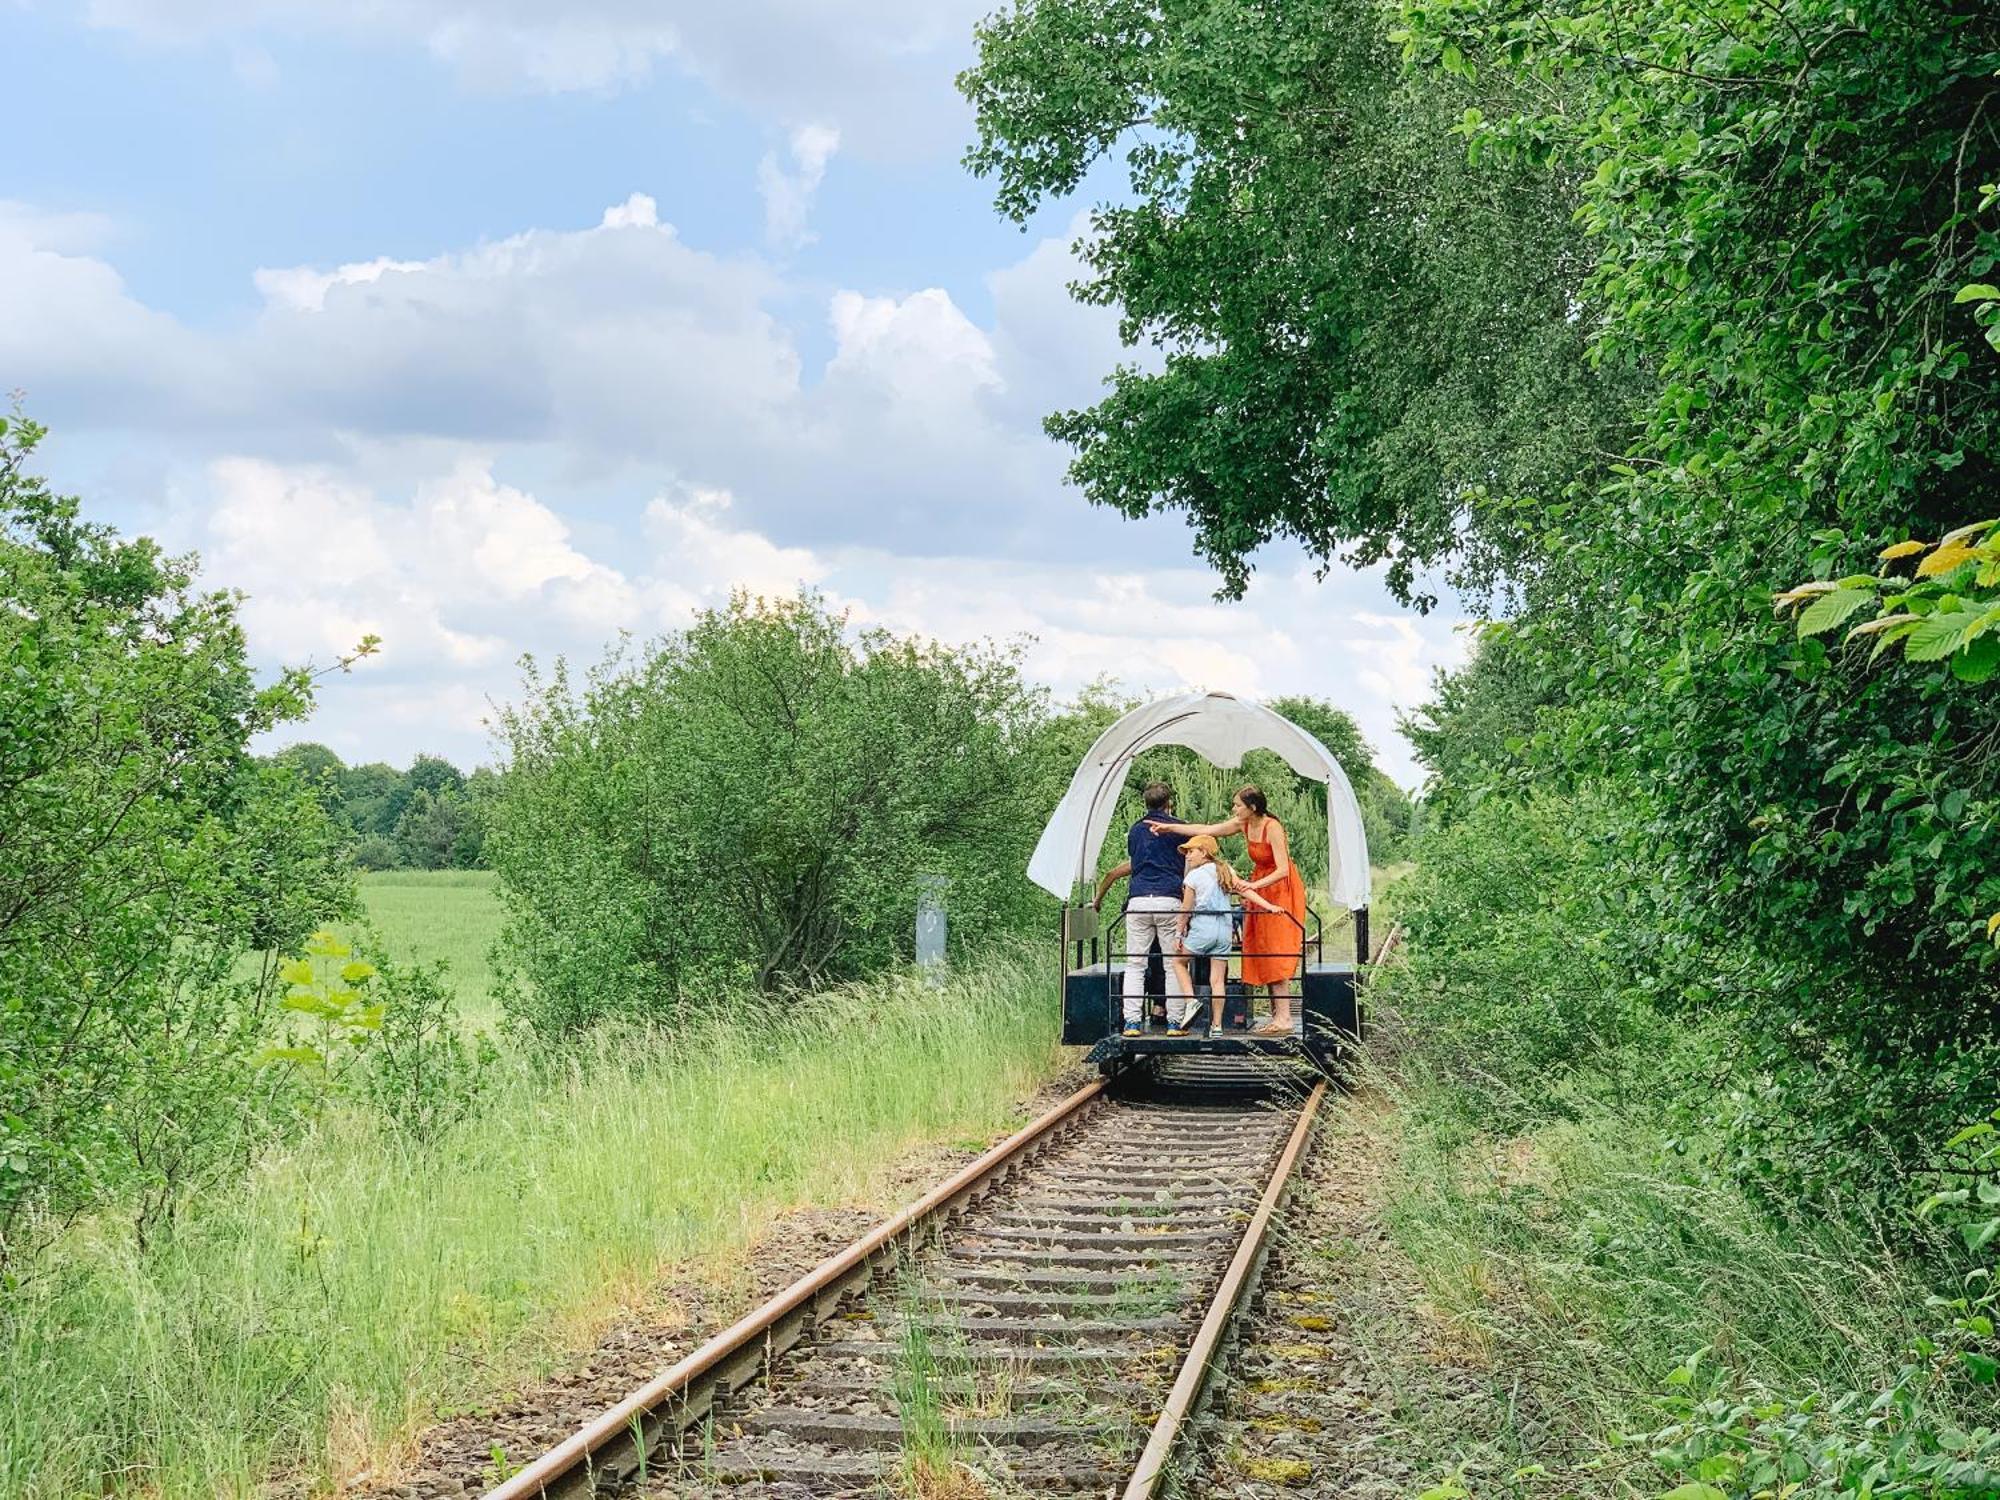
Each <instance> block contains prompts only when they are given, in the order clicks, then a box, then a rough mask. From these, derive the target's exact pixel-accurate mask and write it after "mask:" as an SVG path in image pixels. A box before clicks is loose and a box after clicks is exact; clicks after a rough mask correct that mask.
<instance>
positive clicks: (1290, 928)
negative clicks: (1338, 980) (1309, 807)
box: [1243, 818, 1306, 984]
mask: <svg viewBox="0 0 2000 1500" xmlns="http://www.w3.org/2000/svg"><path fill="white" fill-rule="evenodd" d="M1274 821H1275V820H1274V819H1271V818H1266V819H1265V820H1264V822H1265V824H1266V825H1267V826H1266V828H1265V830H1264V831H1265V832H1266V833H1268V832H1270V828H1269V827H1268V825H1269V824H1270V823H1272V822H1274ZM1243 842H1244V843H1245V844H1247V845H1249V848H1250V878H1251V879H1252V880H1262V879H1263V878H1264V877H1265V876H1266V875H1269V874H1270V873H1271V872H1272V871H1273V870H1275V869H1277V868H1278V856H1277V853H1276V851H1274V850H1273V849H1272V848H1271V846H1270V845H1269V844H1268V843H1260V842H1258V841H1257V840H1256V839H1253V838H1251V837H1250V830H1249V829H1247V828H1246V829H1244V831H1243ZM1257 894H1258V895H1260V896H1262V897H1263V898H1264V899H1265V900H1266V901H1268V902H1270V903H1271V904H1272V905H1273V906H1276V907H1281V908H1283V909H1284V910H1285V911H1288V912H1290V913H1291V914H1292V915H1291V917H1281V916H1279V915H1278V914H1277V913H1275V912H1268V911H1259V910H1257V908H1256V907H1254V906H1251V905H1249V904H1248V903H1245V905H1244V908H1243V982H1244V983H1245V984H1283V983H1285V982H1286V981H1288V980H1290V979H1292V978H1293V977H1294V976H1296V975H1297V974H1298V972H1299V958H1300V956H1301V953H1302V950H1303V949H1304V948H1305V945H1306V938H1305V920H1306V883H1305V881H1303V880H1302V879H1300V878H1299V867H1298V865H1296V864H1293V865H1292V866H1291V868H1290V869H1288V870H1287V871H1286V872H1285V878H1284V879H1283V880H1279V881H1274V882H1273V883H1272V884H1270V885H1267V886H1265V887H1264V888H1263V889H1261V890H1260V891H1258V892H1257ZM1292 918H1296V919H1297V920H1296V921H1294V920H1292Z"/></svg>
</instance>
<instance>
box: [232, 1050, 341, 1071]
mask: <svg viewBox="0 0 2000 1500" xmlns="http://www.w3.org/2000/svg"><path fill="white" fill-rule="evenodd" d="M250 1060H251V1061H252V1062H253V1063H255V1064H257V1066H259V1067H263V1066H264V1065H265V1064H267V1063H274V1062H287V1063H300V1064H303V1065H305V1066H306V1067H321V1066H324V1063H325V1059H323V1058H322V1057H321V1056H320V1055H319V1050H318V1049H317V1048H314V1047H263V1048H260V1049H259V1050H258V1052H257V1054H256V1056H254V1057H253V1058H251V1059H250Z"/></svg>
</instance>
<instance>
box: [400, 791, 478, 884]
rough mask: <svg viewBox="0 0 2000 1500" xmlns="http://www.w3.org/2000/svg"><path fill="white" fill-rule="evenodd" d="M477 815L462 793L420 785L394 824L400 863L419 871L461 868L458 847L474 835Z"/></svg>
mask: <svg viewBox="0 0 2000 1500" xmlns="http://www.w3.org/2000/svg"><path fill="white" fill-rule="evenodd" d="M475 820H476V814H475V813H474V812H473V810H472V806H471V804H470V802H468V801H467V799H466V797H465V795H464V794H463V793H461V792H457V791H451V790H446V791H442V792H432V791H430V790H428V789H426V788H419V789H418V790H417V792H416V794H415V795H414V796H412V797H411V798H410V802H409V806H407V807H406V808H404V809H403V816H402V817H401V818H400V819H399V820H398V821H397V823H396V844H397V847H398V848H399V849H400V850H401V852H402V856H403V863H404V864H407V865H409V866H411V867H412V868H414V869H418V870H448V869H451V868H453V867H455V866H459V867H462V866H463V865H464V864H468V863H470V860H462V859H461V858H460V856H459V846H460V844H461V843H463V842H465V841H466V840H468V839H470V838H472V837H473V835H474V827H475Z"/></svg>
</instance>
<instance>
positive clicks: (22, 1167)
mask: <svg viewBox="0 0 2000 1500" xmlns="http://www.w3.org/2000/svg"><path fill="white" fill-rule="evenodd" d="M40 436H41V430H40V429H39V428H37V427H35V426H33V425H32V424H29V423H25V422H22V421H19V420H15V421H13V422H6V421H0V1098H4V1100H5V1105H4V1107H0V1261H4V1260H6V1259H8V1258H9V1257H18V1256H20V1255H22V1254H24V1253H27V1252H29V1251H32V1250H33V1249H34V1248H35V1247H36V1245H37V1244H39V1243H40V1242H41V1241H42V1240H43V1239H44V1238H45V1236H46V1235H48V1234H50V1233H53V1232H55V1230H56V1229H57V1228H59V1226H60V1225H62V1224H63V1223H65V1222H67V1221H69V1220H72V1219H74V1218H76V1217H77V1216H79V1215H82V1214H85V1213H88V1212H90V1211H91V1210H93V1209H95V1208H97V1207H99V1206H100V1205H103V1204H106V1203H108V1202H111V1201H114V1200H117V1199H124V1200H126V1201H128V1202H130V1203H131V1204H132V1205H133V1212H134V1214H135V1217H136V1219H137V1221H138V1223H139V1225H140V1228H141V1230H142V1231H144V1230H145V1229H147V1228H149V1227H150V1226H151V1225H152V1224H154V1223H155V1222H157V1221H158V1219H159V1218H160V1216H161V1215H162V1214H164V1213H165V1212H167V1211H168V1209H169V1208H170V1207H171V1205H172V1204H173V1202H174V1201H175V1199H176V1196H177V1194H178V1193H179V1191H180V1190H181V1188H182V1187H184V1186H185V1184H186V1183H187V1181H188V1180H189V1179H190V1178H191V1177H194V1176H197V1175H199V1174H200V1173H201V1172H202V1171H203V1170H204V1169H205V1168H206V1167H208V1166H209V1165H212V1164H213V1163H216V1162H218V1161H225V1160H241V1159H242V1152H243V1150H245V1149H246V1148H247V1141H246V1136H248V1135H251V1134H254V1133H255V1131H256V1130H257V1128H258V1117H257V1111H258V1100H259V1089H258V1087H257V1086H256V1081H255V1079H254V1078H253V1077H252V1076H251V1071H250V1062H249V1058H250V1055H251V1053H252V1052H253V1051H254V1050H255V1042H256V1041H257V1040H258V1039H260V1038H261V1036H262V1035H263V1034H264V1032H265V1030H266V1028H267V1026H268V1024H269V1022H270V1019H271V1016H272V1013H273V1010H274V1007H275V1004H276V991H277V977H276V972H275V970H276V966H275V963H274V962H272V961H271V960H270V959H269V958H268V957H267V959H266V960H265V962H263V963H262V964H261V965H258V966H251V965H249V964H247V962H246V960H247V958H248V955H251V954H253V953H258V952H264V953H266V954H269V953H271V952H273V951H274V950H284V949H287V948H290V947H292V946H293V945H295V944H296V943H297V942H298V941H299V940H300V939H301V938H302V937H303V936H304V934H305V933H306V932H307V931H309V930H310V929H311V927H312V926H313V925H314V924H316V923H318V922H320V921H322V920H324V919H325V918H326V917H327V916H329V915H337V914H339V913H342V912H344V911H346V910H347V909H349V907H350V906H351V903H352V899H353V893H352V888H351V885H350V882H349V880H348V878H347V874H346V866H345V863H344V861H343V860H342V859H341V857H340V852H339V840H338V837H337V834H336V831H335V829H334V826H333V824H332V823H331V821H330V820H329V819H328V817H327V814H326V811H325V809H324V807H323V806H322V805H321V802H320V800H319V795H318V789H317V788H316V787H315V786H314V785H312V784H311V783H310V782H308V781H307V780H305V779H304V778H303V777H301V776H300V775H299V774H298V773H297V772H295V771H294V770H293V769H291V768H289V767H283V766H275V765H270V764H265V763H260V762H259V761H257V760H256V759H255V758H253V757H252V756H251V754H250V753H249V746H250V743H251V741H252V740H253V738H254V737H255V736H257V735H259V734H262V733H264V732H266V731H268V730H270V729H272V728H274V727H276V726H278V725H281V724H285V723H288V722H292V721H294V720H297V719H300V718H302V717H304V716H305V714H306V713H307V712H308V710H309V708H310V704H311V679H310V676H309V675H308V674H307V673H305V672H302V671H293V672H287V673H285V674H283V675H282V676H281V677H280V678H279V679H278V680H277V681H276V682H274V683H271V684H269V685H265V686H261V687H260V686H259V685H258V684H257V682H256V681H255V679H254V677H253V675H252V673H251V670H250V666H249V662H248V659H247V653H246V651H245V647H244V640H243V633H242V630H241V627H240V625H239V623H238V619H237V610H238V600H237V598H236V596H234V595H232V594H228V593H205V592H202V591H201V590H200V589H198V588H197V587H196V584H195V565H194V562H193V560H192V559H175V558H169V557H166V556H164V555H162V553H161V552H160V550H159V548H158V547H157V546H156V545H155V544H154V543H153V542H151V541H149V540H146V539H144V538H141V539H138V540H125V539H123V538H121V537H119V536H118V535H117V534H116V533H115V532H114V531H112V530H110V529H109V528H107V527H103V526H98V525H93V524H91V523H88V522H86V521H84V520H83V519H82V518H81V515H80V511H79V507H78V504H77V502H76V501H75V500H73V499H67V498H63V497H59V496H56V495H54V494H52V493H51V492H50V491H49V490H48V488H47V487H46V485H44V484H43V483H42V482H41V481H40V480H38V479H35V478H32V477H31V476H29V475H28V474H27V473H26V472H24V468H23V465H24V463H25V461H26V459H27V458H28V455H29V454H30V453H31V451H32V450H33V447H34V444H35V442H36V440H37V439H38V438H39V437H40ZM368 644H369V643H364V648H363V649H364V650H365V649H368Z"/></svg>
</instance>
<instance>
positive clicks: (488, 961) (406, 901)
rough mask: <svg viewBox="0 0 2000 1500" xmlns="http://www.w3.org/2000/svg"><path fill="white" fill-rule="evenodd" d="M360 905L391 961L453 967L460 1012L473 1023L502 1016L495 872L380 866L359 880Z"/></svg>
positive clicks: (499, 916)
mask: <svg viewBox="0 0 2000 1500" xmlns="http://www.w3.org/2000/svg"><path fill="white" fill-rule="evenodd" d="M360 886H361V903H362V906H363V908H364V909H365V910H366V912H367V914H368V920H369V921H370V922H371V923H373V924H374V927H375V931H376V933H377V934H378V935H379V936H380V938H381V941H382V945H383V947H384V948H385V949H386V950H387V952H388V955H389V956H390V957H391V958H401V959H415V960H418V961H419V962H425V963H428V962H432V961H434V960H437V959H443V960H444V961H445V962H447V963H449V964H450V965H451V980H452V986H453V988H454V989H455V990H456V992H457V997H458V1005H459V1012H460V1014H461V1015H462V1016H463V1017H464V1018H465V1020H466V1021H467V1022H468V1023H470V1024H472V1025H475V1026H490V1025H491V1024H492V1023H494V1022H495V1021H497V1020H498V1019H499V1010H498V1008H497V1007H496V1006H495V1005H494V1002H493V965H492V951H493V945H494V944H495V943H497V942H498V941H499V940H500V928H501V923H502V920H503V913H502V911H501V907H500V897H499V893H498V891H497V890H496V888H495V876H494V875H493V872H492V871H490V870H380V871H375V872H372V873H369V874H364V875H362V876H361V877H360Z"/></svg>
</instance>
